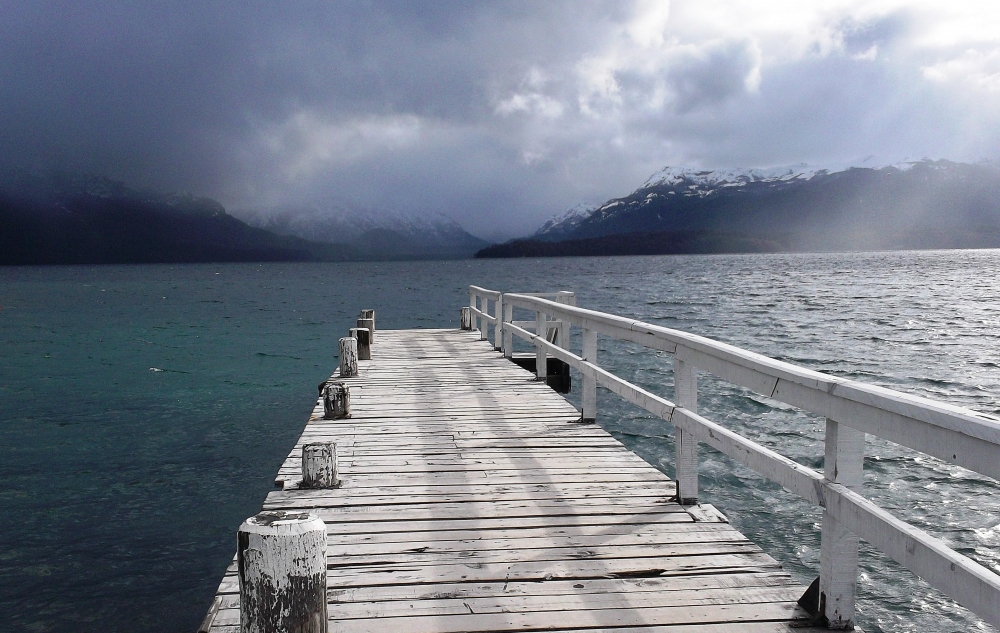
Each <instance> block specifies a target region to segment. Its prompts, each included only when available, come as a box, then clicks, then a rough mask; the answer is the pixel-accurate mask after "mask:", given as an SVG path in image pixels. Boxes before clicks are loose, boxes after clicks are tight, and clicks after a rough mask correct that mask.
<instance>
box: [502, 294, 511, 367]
mask: <svg viewBox="0 0 1000 633" xmlns="http://www.w3.org/2000/svg"><path fill="white" fill-rule="evenodd" d="M503 320H504V323H510V322H511V321H513V320H514V306H513V305H512V304H509V303H505V304H504V306H503ZM503 355H504V356H506V357H507V358H511V357H513V355H514V334H513V333H512V332H511V331H510V330H508V329H507V328H504V330H503Z"/></svg>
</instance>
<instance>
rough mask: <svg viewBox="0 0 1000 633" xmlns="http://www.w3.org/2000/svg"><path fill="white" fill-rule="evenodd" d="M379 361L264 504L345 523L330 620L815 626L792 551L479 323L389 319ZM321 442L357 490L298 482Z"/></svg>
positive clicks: (730, 628) (348, 627)
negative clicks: (695, 488)
mask: <svg viewBox="0 0 1000 633" xmlns="http://www.w3.org/2000/svg"><path fill="white" fill-rule="evenodd" d="M372 357H373V359H374V360H371V361H364V360H363V361H360V363H359V365H360V375H359V376H358V377H356V378H345V379H339V378H338V380H339V381H342V382H345V383H347V384H349V385H350V388H351V409H352V414H353V415H352V417H351V418H350V419H341V420H324V419H323V404H322V402H318V403H317V407H316V409H315V410H314V412H313V415H312V416H311V418H310V420H309V423H308V425H307V426H306V428H305V431H304V432H303V434H302V437H301V438H300V439H299V442H298V444H297V445H296V447H295V448H294V450H293V451H292V452H291V454H290V455H289V457H288V459H287V460H286V461H285V463H284V464H283V465H282V466H281V469H280V471H279V473H278V476H277V480H278V482H279V484H280V485H281V486H282V489H279V490H276V491H274V492H272V493H271V494H269V495H268V497H267V500H266V502H265V504H264V509H267V510H278V509H309V510H310V511H311V512H313V513H315V514H318V515H319V516H320V517H321V518H322V519H323V520H324V521H325V522H326V524H327V557H328V558H327V563H328V587H329V589H328V610H329V627H330V631H338V632H339V631H343V632H348V631H350V632H361V631H399V632H404V631H405V632H407V633H422V632H426V633H432V632H435V633H444V632H462V631H569V630H587V631H594V630H602V631H618V632H624V631H628V632H632V633H639V632H640V631H641V632H643V633H647V632H648V633H651V632H654V631H705V632H712V633H729V632H733V633H737V632H738V633H763V632H774V631H789V630H791V629H792V628H794V629H795V630H797V631H804V630H805V631H808V630H813V629H809V628H803V626H804V624H805V623H806V622H807V620H808V616H807V615H806V614H805V612H803V611H802V610H801V609H800V608H798V607H797V606H796V605H795V601H796V600H797V599H798V598H799V596H801V595H802V593H803V591H804V589H805V588H804V587H802V586H801V585H799V584H798V583H796V582H795V581H794V580H793V579H792V578H791V577H790V576H789V575H788V574H787V573H786V572H784V571H783V570H782V569H781V567H780V565H779V564H778V563H777V562H776V561H775V560H774V559H773V558H771V557H770V556H768V555H767V554H765V553H764V552H763V551H761V549H760V548H759V547H757V546H756V545H754V544H753V543H751V542H750V541H748V540H747V539H746V538H745V537H744V536H743V535H742V534H740V533H739V532H738V531H736V530H735V529H733V528H732V527H731V526H730V525H729V524H728V523H725V522H723V521H722V520H721V518H720V515H718V514H717V513H715V512H713V511H712V509H711V508H710V507H707V508H706V507H698V506H695V507H693V508H690V507H686V506H681V505H679V504H677V503H676V502H675V501H674V500H673V499H672V497H673V495H674V494H675V487H674V483H673V482H672V481H671V480H669V479H668V478H667V477H666V476H664V475H663V474H662V473H660V472H659V471H658V470H656V469H655V468H653V467H651V466H649V465H648V464H646V463H645V462H644V461H643V460H642V459H640V458H639V457H637V456H636V455H634V454H633V453H631V452H630V451H629V450H627V449H626V448H625V447H624V446H623V445H622V444H621V443H620V442H618V441H617V440H616V439H614V438H613V437H612V436H611V435H610V434H608V433H607V432H605V431H604V430H602V429H601V428H600V427H599V426H597V425H596V424H593V423H589V424H584V423H581V422H580V412H579V411H577V410H576V409H575V408H574V407H573V406H572V405H571V404H569V403H568V402H567V401H566V400H565V399H564V398H562V397H561V396H560V395H558V394H557V393H555V392H554V391H553V390H551V389H550V388H548V387H547V386H545V384H544V383H543V382H538V381H536V379H535V376H534V375H533V374H531V373H529V372H527V371H525V370H523V369H521V368H519V367H518V366H517V365H515V364H513V363H511V362H510V361H509V360H507V359H505V358H504V357H503V355H502V354H501V353H499V352H496V351H494V349H493V346H492V345H491V344H490V343H489V342H486V341H481V340H480V334H479V333H478V332H467V331H459V330H399V331H382V330H380V331H378V332H377V334H376V335H375V340H374V342H373V343H372ZM318 441H333V442H336V444H337V454H338V457H339V465H340V478H341V479H342V480H343V486H342V487H340V488H338V489H332V490H302V489H296V487H295V484H296V482H297V481H298V480H299V479H300V477H301V475H300V472H301V471H300V459H301V450H302V445H303V444H306V443H310V442H318ZM238 601H239V588H238V583H237V579H236V575H235V567H234V566H233V567H230V569H229V570H228V571H227V574H226V576H225V578H224V579H223V581H222V584H221V585H220V587H219V594H218V597H217V599H216V603H215V605H214V607H213V609H217V611H216V612H215V614H214V618H212V617H210V618H209V619H208V620H207V621H206V624H208V623H210V631H211V632H212V633H223V632H224V633H235V632H237V631H239V608H238ZM815 630H818V629H815Z"/></svg>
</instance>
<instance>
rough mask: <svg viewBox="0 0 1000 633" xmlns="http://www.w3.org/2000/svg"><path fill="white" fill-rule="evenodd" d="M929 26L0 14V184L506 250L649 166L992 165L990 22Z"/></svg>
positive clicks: (675, 15) (45, 8) (872, 19)
mask: <svg viewBox="0 0 1000 633" xmlns="http://www.w3.org/2000/svg"><path fill="white" fill-rule="evenodd" d="M927 6H929V7H932V8H930V9H929V8H927V7H922V6H919V5H913V6H909V5H906V6H903V5H900V6H896V5H895V4H893V3H891V2H890V3H886V4H885V6H875V7H873V6H872V4H871V3H853V2H850V1H848V0H844V2H843V3H835V4H834V5H831V6H830V7H826V8H822V9H818V8H810V7H805V8H803V7H802V6H800V4H796V3H790V4H787V5H784V4H779V5H774V7H773V8H768V7H771V5H770V4H769V5H768V7H764V6H762V5H760V4H759V3H755V4H747V3H727V2H697V3H696V2H674V3H673V4H671V5H668V4H666V3H665V2H640V3H636V4H632V3H619V2H607V3H604V2H584V3H581V2H546V3H469V2H452V3H447V2H433V3H413V2H400V3H390V2H379V3H370V2H356V3H347V2H338V3H326V2H322V3H321V2H296V3H273V2H268V3H264V2H261V3H231V2H226V3H222V2H214V3H206V2H169V3H167V2H143V3H124V2H122V3H114V2H90V3H88V2H65V3H55V2H48V3H41V2H37V3H35V2H0V15H2V16H3V19H2V21H0V121H2V122H3V123H2V124H0V147H2V148H3V151H2V152H0V167H2V168H4V169H5V170H12V169H48V168H53V167H55V168H61V169H69V170H83V171H89V172H95V173H102V174H107V175H110V176H113V177H117V178H121V179H123V180H126V181H127V182H130V183H132V184H136V185H145V186H153V187H156V188H160V189H166V190H178V189H179V190H189V191H193V192H195V193H198V194H202V195H210V196H215V197H217V198H219V199H220V200H221V201H222V202H224V203H225V204H227V206H229V207H230V208H233V207H236V208H240V207H243V208H255V207H256V208H261V207H266V206H270V205H278V204H282V205H287V204H289V203H292V204H296V203H309V204H318V205H323V204H328V203H333V202H336V203H341V204H348V205H359V206H366V207H385V208H389V209H394V210H399V211H404V212H405V211H409V212H414V213H425V212H443V213H446V214H447V215H450V216H451V217H453V218H455V219H456V220H458V221H460V222H461V223H463V224H464V225H465V226H466V227H467V228H469V229H471V230H473V231H476V232H479V233H480V234H486V235H491V236H505V235H513V234H516V233H524V232H527V231H530V230H531V229H532V228H533V227H534V226H537V225H538V224H539V223H540V222H541V221H543V220H544V219H545V218H546V217H547V216H549V215H551V214H554V213H557V212H559V211H561V210H562V209H564V208H566V207H568V206H570V205H572V204H575V203H577V202H580V201H591V202H595V201H601V200H603V199H606V198H608V197H610V196H614V195H621V194H624V193H626V192H628V191H630V190H631V189H633V188H634V187H635V186H636V185H638V184H640V183H641V182H642V181H643V180H644V179H645V177H646V176H648V175H649V173H651V172H652V171H655V170H656V169H658V168H660V167H662V166H664V165H665V164H668V163H671V164H691V165H696V166H705V167H716V166H732V165H738V164H744V165H747V164H751V165H761V166H763V165H767V164H774V163H790V162H798V161H801V160H808V161H814V162H822V161H832V160H844V159H848V158H852V157H856V156H865V155H868V154H879V155H884V156H885V157H886V158H887V159H894V158H901V157H902V156H904V155H914V156H915V155H924V154H930V155H941V156H946V157H951V158H955V159H960V160H961V159H974V158H978V157H979V156H983V155H985V156H992V157H995V155H994V154H995V152H996V149H995V148H996V147H997V146H998V143H997V142H996V141H997V140H998V138H997V131H996V130H997V125H996V124H997V122H998V117H997V115H996V114H995V112H997V111H1000V110H998V108H996V105H998V104H997V101H998V94H1000V68H997V66H998V64H1000V60H998V56H1000V53H998V52H997V51H998V50H1000V47H998V44H997V37H996V36H995V35H990V33H995V31H996V29H993V28H992V27H993V26H994V25H995V23H996V15H995V13H996V12H995V11H994V12H992V13H990V14H989V15H983V14H982V13H980V14H977V15H975V16H972V17H970V16H969V15H967V14H965V13H962V12H960V11H959V12H958V13H956V12H955V11H951V12H949V11H944V12H943V13H941V12H940V11H943V10H939V9H936V8H933V7H934V6H935V5H930V4H929V5H927ZM934 11H939V13H934ZM991 152H992V153H991Z"/></svg>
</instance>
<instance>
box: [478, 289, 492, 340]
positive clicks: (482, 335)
mask: <svg viewBox="0 0 1000 633" xmlns="http://www.w3.org/2000/svg"><path fill="white" fill-rule="evenodd" d="M479 303H480V305H481V306H482V311H483V314H489V313H490V298H489V297H486V296H483V297H480V298H479ZM479 340H480V341H486V340H488V339H487V338H486V319H484V318H483V317H479Z"/></svg>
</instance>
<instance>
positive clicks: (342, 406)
mask: <svg viewBox="0 0 1000 633" xmlns="http://www.w3.org/2000/svg"><path fill="white" fill-rule="evenodd" d="M349 417H351V388H350V387H348V386H347V385H345V384H344V383H342V382H331V383H327V384H326V386H325V387H324V388H323V418H324V419H326V420H339V419H341V418H349Z"/></svg>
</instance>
